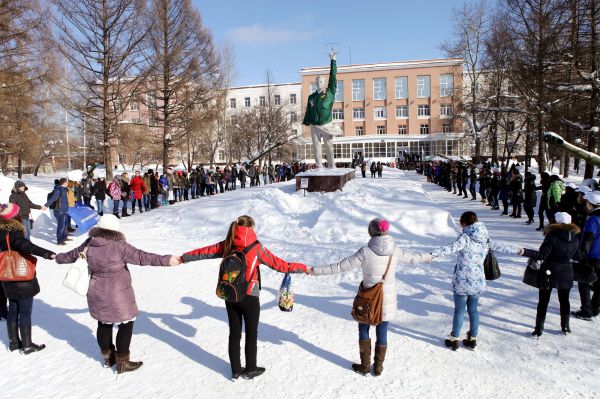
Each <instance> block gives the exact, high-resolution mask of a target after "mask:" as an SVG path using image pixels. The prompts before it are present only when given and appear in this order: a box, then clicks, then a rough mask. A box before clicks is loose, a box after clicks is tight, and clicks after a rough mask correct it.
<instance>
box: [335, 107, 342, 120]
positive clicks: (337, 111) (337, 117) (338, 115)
mask: <svg viewBox="0 0 600 399" xmlns="http://www.w3.org/2000/svg"><path fill="white" fill-rule="evenodd" d="M332 114H333V119H334V120H336V121H343V120H344V110H343V109H341V108H337V109H334V110H333V111H332Z"/></svg>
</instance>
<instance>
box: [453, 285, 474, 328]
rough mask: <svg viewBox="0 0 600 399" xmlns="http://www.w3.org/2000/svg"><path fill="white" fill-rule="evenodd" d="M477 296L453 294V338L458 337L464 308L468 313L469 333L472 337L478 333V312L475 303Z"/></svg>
mask: <svg viewBox="0 0 600 399" xmlns="http://www.w3.org/2000/svg"><path fill="white" fill-rule="evenodd" d="M478 302H479V295H458V294H454V319H453V320H452V333H451V335H452V336H453V337H455V338H458V337H460V330H461V329H462V325H463V322H464V321H465V307H466V308H467V312H468V313H469V322H470V324H471V328H470V329H469V332H470V333H471V336H472V337H476V336H477V332H478V331H479V312H478V311H477V303H478Z"/></svg>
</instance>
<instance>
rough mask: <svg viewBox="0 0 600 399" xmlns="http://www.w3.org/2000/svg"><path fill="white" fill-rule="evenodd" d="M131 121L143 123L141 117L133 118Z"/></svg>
mask: <svg viewBox="0 0 600 399" xmlns="http://www.w3.org/2000/svg"><path fill="white" fill-rule="evenodd" d="M131 123H134V124H136V125H138V124H140V123H142V121H141V119H140V118H131Z"/></svg>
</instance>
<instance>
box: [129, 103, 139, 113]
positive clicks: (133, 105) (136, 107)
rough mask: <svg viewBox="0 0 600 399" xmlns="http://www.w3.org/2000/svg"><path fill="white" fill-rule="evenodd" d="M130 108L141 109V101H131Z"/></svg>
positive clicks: (133, 109)
mask: <svg viewBox="0 0 600 399" xmlns="http://www.w3.org/2000/svg"><path fill="white" fill-rule="evenodd" d="M129 109H130V110H132V111H139V110H140V103H138V102H137V101H130V102H129Z"/></svg>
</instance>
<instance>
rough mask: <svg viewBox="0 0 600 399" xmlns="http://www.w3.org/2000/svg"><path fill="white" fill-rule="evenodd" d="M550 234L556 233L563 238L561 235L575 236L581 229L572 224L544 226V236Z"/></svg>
mask: <svg viewBox="0 0 600 399" xmlns="http://www.w3.org/2000/svg"><path fill="white" fill-rule="evenodd" d="M551 233H558V235H559V236H563V235H570V234H569V233H571V234H574V235H577V234H579V233H581V229H580V228H579V226H577V225H575V224H573V223H569V224H562V223H561V224H556V223H555V224H550V225H548V226H546V228H545V229H544V235H546V236H547V235H548V234H551Z"/></svg>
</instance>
